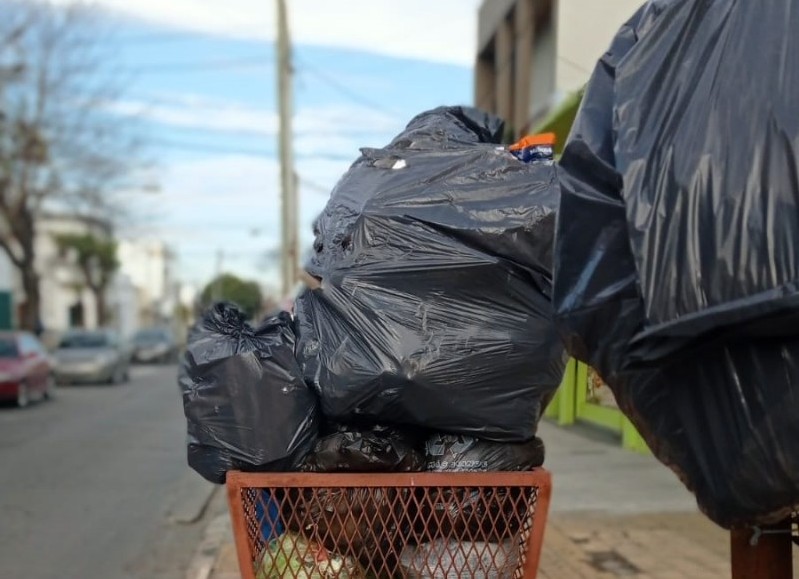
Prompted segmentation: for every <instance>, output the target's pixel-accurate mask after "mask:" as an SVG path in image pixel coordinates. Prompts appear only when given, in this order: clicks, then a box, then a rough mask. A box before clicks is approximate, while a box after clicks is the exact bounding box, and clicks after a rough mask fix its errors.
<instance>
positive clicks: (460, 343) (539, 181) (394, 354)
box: [295, 107, 565, 441]
mask: <svg viewBox="0 0 799 579" xmlns="http://www.w3.org/2000/svg"><path fill="white" fill-rule="evenodd" d="M501 128H502V124H501V122H500V121H498V120H497V119H495V118H493V117H490V116H488V115H485V114H484V113H481V112H479V111H476V110H475V109H467V108H461V107H449V108H443V107H442V108H439V109H435V110H433V111H428V112H426V113H423V114H421V115H419V116H417V117H416V118H415V119H413V120H412V121H411V122H410V124H409V125H408V127H407V129H406V130H405V131H404V132H403V133H402V134H400V135H399V136H398V137H397V138H396V139H394V141H392V143H391V144H390V145H389V146H387V147H386V148H383V149H364V150H363V151H362V153H363V154H362V156H361V157H360V158H359V159H358V160H357V161H356V162H355V163H354V164H353V165H352V167H351V168H350V170H349V171H348V172H347V173H346V174H345V175H344V176H343V177H342V179H341V180H340V181H339V183H338V185H336V187H335V189H334V190H333V193H332V196H331V199H330V201H329V202H328V204H327V207H326V208H325V210H324V212H323V214H322V215H321V216H320V218H319V219H318V220H317V224H316V233H317V236H316V242H315V254H314V256H313V258H312V259H311V262H310V263H309V264H308V266H307V269H308V271H309V272H310V273H311V274H312V275H314V276H316V277H318V278H320V279H321V288H319V289H315V290H308V291H306V292H304V293H303V294H301V295H300V296H299V297H298V299H297V301H296V304H295V307H296V314H297V318H298V321H299V324H298V327H299V334H300V338H299V343H298V349H297V352H298V359H299V360H300V362H301V363H302V367H303V371H304V375H305V378H306V380H307V381H308V382H309V383H312V384H313V385H314V386H315V388H316V390H317V392H318V394H319V396H320V399H321V402H322V408H323V411H324V413H325V415H326V416H327V417H329V418H330V419H332V420H335V421H340V422H347V421H352V420H370V421H374V422H381V423H392V424H400V425H411V426H420V427H425V428H430V429H435V430H440V431H444V432H454V433H463V434H470V435H475V436H480V437H482V438H485V439H489V440H496V441H523V440H530V439H531V438H532V437H533V436H534V435H535V428H536V424H537V420H538V418H539V416H540V414H541V412H542V406H543V404H542V401H545V400H546V399H547V398H548V397H549V396H550V395H551V394H552V392H554V390H555V389H556V388H557V386H558V385H559V383H560V380H561V378H562V374H563V368H564V364H565V356H564V354H563V348H562V345H561V344H560V341H559V339H558V337H557V335H556V333H555V330H554V326H553V322H552V312H551V302H550V293H551V268H552V242H553V231H554V223H555V211H554V210H555V207H556V206H557V203H558V196H559V194H558V187H557V172H556V171H557V169H556V168H555V167H554V166H545V165H542V164H535V163H531V164H527V163H522V162H520V161H519V160H518V159H516V158H515V157H514V156H513V155H512V154H511V153H509V152H508V151H505V150H504V149H502V148H501V147H498V146H497V139H498V135H499V134H501Z"/></svg>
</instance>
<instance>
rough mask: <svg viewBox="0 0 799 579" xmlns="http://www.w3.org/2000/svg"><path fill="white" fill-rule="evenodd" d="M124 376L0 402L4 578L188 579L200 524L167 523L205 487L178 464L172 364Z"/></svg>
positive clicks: (180, 444)
mask: <svg viewBox="0 0 799 579" xmlns="http://www.w3.org/2000/svg"><path fill="white" fill-rule="evenodd" d="M131 377H132V380H131V382H130V383H129V384H125V385H121V386H63V387H61V388H60V389H59V390H58V392H57V395H56V398H55V399H54V400H53V401H49V402H42V403H37V404H33V405H31V406H30V407H29V408H26V409H22V410H19V409H17V408H14V407H9V406H3V407H0V578H3V579H12V578H20V579H22V578H26V579H56V578H57V579H94V578H98V579H100V578H102V579H117V578H119V579H128V578H135V579H178V578H179V579H185V576H186V575H185V573H186V571H185V570H186V568H187V566H188V562H189V560H190V558H191V555H192V554H193V552H194V549H195V547H196V545H197V542H198V541H199V538H200V535H201V532H202V528H203V521H202V520H199V521H196V522H193V523H176V522H174V521H173V520H171V519H174V514H175V513H176V512H184V513H185V512H186V511H187V508H188V510H189V511H191V510H192V508H197V507H198V503H197V501H198V500H201V498H202V497H201V496H200V495H202V494H203V488H209V487H204V483H203V482H202V480H201V479H199V477H198V475H196V474H195V473H193V472H192V471H190V470H189V468H188V467H187V466H186V461H185V447H184V436H185V434H184V433H185V421H184V418H183V413H182V407H181V404H180V395H179V391H178V387H177V384H176V369H175V367H174V366H167V367H155V366H145V367H134V368H133V369H132V376H131ZM198 491H199V495H198ZM205 495H206V496H207V492H206V493H205ZM187 501H188V503H187ZM192 501H193V503H192ZM198 512H200V511H199V510H198Z"/></svg>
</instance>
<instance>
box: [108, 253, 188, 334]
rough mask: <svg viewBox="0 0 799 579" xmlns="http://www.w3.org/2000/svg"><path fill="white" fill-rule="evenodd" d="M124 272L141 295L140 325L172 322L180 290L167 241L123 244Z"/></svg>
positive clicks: (122, 261) (121, 259)
mask: <svg viewBox="0 0 799 579" xmlns="http://www.w3.org/2000/svg"><path fill="white" fill-rule="evenodd" d="M118 256H119V261H120V272H121V273H123V274H124V275H126V276H127V277H128V278H129V279H130V281H131V283H132V284H133V286H135V288H136V291H137V304H138V306H137V308H138V320H139V325H141V326H148V325H158V324H166V323H169V322H171V321H172V319H173V317H174V313H175V308H176V306H177V305H178V297H179V296H178V291H179V286H178V284H177V283H176V280H175V278H174V270H175V267H174V261H175V256H174V254H173V253H172V251H171V250H170V249H169V247H167V245H166V244H165V243H164V242H163V241H159V240H136V241H133V240H126V241H121V242H120V244H119V252H118Z"/></svg>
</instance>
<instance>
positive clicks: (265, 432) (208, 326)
mask: <svg viewBox="0 0 799 579" xmlns="http://www.w3.org/2000/svg"><path fill="white" fill-rule="evenodd" d="M294 342H295V337H294V330H293V328H292V322H291V318H290V316H289V315H288V314H285V313H284V314H281V315H280V316H278V317H276V318H270V319H268V320H266V321H264V322H263V323H262V324H260V325H258V326H257V327H252V326H250V325H249V324H248V323H247V321H246V320H245V316H244V314H243V313H242V312H241V311H239V310H238V309H237V308H235V306H231V305H228V304H218V305H216V306H214V307H213V308H211V309H210V310H209V311H208V312H207V313H206V314H205V316H204V317H203V319H202V320H201V322H200V323H199V324H198V326H197V327H196V328H195V329H194V331H193V332H192V334H191V336H190V337H189V343H188V347H187V349H186V354H185V357H184V361H183V366H182V368H181V372H180V378H179V383H180V386H181V390H182V393H183V409H184V412H185V415H186V420H187V423H188V434H189V440H188V457H189V464H190V465H191V466H192V468H194V469H195V470H197V471H198V472H199V473H200V474H201V475H202V476H203V477H205V478H206V479H208V480H210V481H211V482H215V483H223V482H224V481H225V473H226V472H227V470H230V469H231V468H236V469H242V470H271V471H281V470H292V469H293V468H296V467H297V466H298V465H299V462H300V461H301V460H302V459H303V458H304V457H305V455H306V454H307V453H308V451H309V450H310V449H311V448H312V446H313V444H314V443H315V441H316V438H317V435H318V429H319V422H320V420H319V412H318V402H317V399H316V396H315V395H314V393H313V392H312V391H311V390H310V389H309V388H308V386H307V385H306V384H305V382H304V381H303V379H302V374H301V372H300V368H299V366H298V365H297V362H296V360H295V358H294Z"/></svg>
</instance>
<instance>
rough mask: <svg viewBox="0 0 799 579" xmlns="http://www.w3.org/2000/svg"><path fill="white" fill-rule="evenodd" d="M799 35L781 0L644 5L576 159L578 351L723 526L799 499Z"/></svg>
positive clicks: (767, 517)
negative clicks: (797, 95) (797, 97)
mask: <svg viewBox="0 0 799 579" xmlns="http://www.w3.org/2000/svg"><path fill="white" fill-rule="evenodd" d="M797 27H799V13H798V12H797V11H796V10H792V9H791V6H790V4H789V3H788V4H786V3H785V2H783V1H781V0H763V1H761V2H757V3H751V2H749V3H747V2H741V1H729V0H697V1H694V2H684V1H679V0H653V1H650V2H648V3H647V4H646V5H645V6H644V7H643V8H642V9H641V10H639V12H638V13H637V14H636V15H635V16H634V17H633V18H632V20H631V21H630V22H629V23H627V24H626V25H625V26H624V27H623V28H622V29H621V30H620V32H619V34H618V35H617V36H616V38H615V39H614V41H613V43H612V45H611V48H610V50H609V51H608V53H607V54H606V55H605V56H604V57H603V58H602V60H601V61H600V63H599V64H598V66H597V68H596V70H595V72H594V74H593V76H592V78H591V80H590V82H589V84H588V86H587V88H586V92H585V96H584V99H583V103H582V106H581V109H580V112H579V114H578V115H577V119H576V120H575V123H574V126H573V128H572V133H571V135H570V138H569V142H568V144H567V146H566V148H565V151H564V154H563V156H562V158H561V161H560V172H559V176H560V181H561V190H562V197H561V203H560V209H559V214H558V226H557V234H556V235H557V243H556V248H557V251H556V256H555V277H554V298H553V305H554V308H555V312H556V319H557V323H558V326H559V329H560V331H561V333H562V335H563V337H564V340H565V343H566V346H567V349H568V350H569V352H570V353H571V354H573V355H574V356H576V357H577V358H579V359H581V360H584V361H587V362H589V363H590V364H591V365H592V366H594V367H595V368H596V369H597V370H598V371H599V372H600V374H601V375H602V377H603V379H604V380H605V381H606V382H607V384H608V385H609V386H610V387H611V389H613V391H614V394H615V397H616V400H617V401H618V403H619V406H620V407H621V409H622V410H623V411H624V412H625V414H627V415H628V416H629V417H630V419H631V420H632V421H633V422H634V423H635V425H636V426H637V427H638V429H639V431H640V432H641V434H642V435H643V436H644V438H645V439H646V441H647V443H648V444H649V446H650V448H651V449H652V450H653V452H654V453H655V455H656V456H657V457H658V458H659V459H660V460H661V461H663V462H664V463H665V464H667V465H669V466H670V467H671V468H672V469H673V470H674V471H675V472H676V473H677V474H678V475H679V477H680V479H681V480H682V481H683V482H684V483H685V484H686V485H687V486H688V487H689V488H690V489H691V490H692V491H693V492H694V493H695V494H696V497H697V500H698V503H699V506H700V508H701V509H702V510H703V511H704V512H705V513H706V514H708V515H709V516H710V517H711V518H712V519H713V520H714V521H716V522H717V523H719V524H720V525H722V526H725V527H729V526H732V525H737V524H747V523H758V522H760V523H768V522H774V521H776V520H779V519H782V518H785V517H787V516H788V515H789V514H790V513H791V512H792V511H795V510H796V508H797V505H799V445H797V444H796V443H795V441H796V436H797V434H799V414H797V412H796V408H797V395H796V391H797V384H799V374H797V368H799V333H797V331H796V329H795V328H796V327H797V325H796V321H797V317H798V316H799V273H798V272H799V252H797V251H796V247H797V246H799V212H797V211H796V207H797V205H799V180H797V177H796V175H797V174H799V155H797V150H799V116H797V115H796V114H795V113H796V105H795V99H794V98H793V96H792V95H793V94H795V93H796V91H797V90H799V75H796V74H795V73H794V71H795V70H796V69H797V66H799V37H797V35H796V34H795V30H796V29H797ZM753 45H757V46H758V50H757V51H756V52H753V51H752V50H751V46H753ZM763 55H768V56H767V57H766V58H764V56H763Z"/></svg>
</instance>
